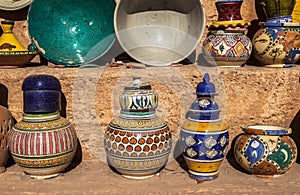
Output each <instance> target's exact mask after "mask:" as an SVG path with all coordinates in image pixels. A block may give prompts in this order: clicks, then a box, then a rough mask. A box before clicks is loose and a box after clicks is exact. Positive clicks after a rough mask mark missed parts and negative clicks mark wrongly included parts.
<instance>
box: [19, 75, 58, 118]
mask: <svg viewBox="0 0 300 195" xmlns="http://www.w3.org/2000/svg"><path fill="white" fill-rule="evenodd" d="M22 90H23V100H24V101H23V102H24V105H23V106H24V107H23V108H24V112H25V113H49V112H56V111H60V110H61V85H60V82H59V80H58V79H57V78H55V77H54V76H51V75H46V74H36V75H31V76H29V77H27V78H26V79H25V80H24V82H23V85H22Z"/></svg>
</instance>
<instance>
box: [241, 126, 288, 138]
mask: <svg viewBox="0 0 300 195" xmlns="http://www.w3.org/2000/svg"><path fill="white" fill-rule="evenodd" d="M242 129H243V131H244V132H246V133H249V134H256V135H288V134H291V133H292V129H291V128H285V127H280V126H272V125H259V124H257V125H249V126H247V127H242Z"/></svg>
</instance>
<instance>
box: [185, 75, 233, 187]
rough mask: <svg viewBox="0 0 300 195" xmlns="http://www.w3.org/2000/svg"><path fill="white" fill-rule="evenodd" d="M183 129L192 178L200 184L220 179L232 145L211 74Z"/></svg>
mask: <svg viewBox="0 0 300 195" xmlns="http://www.w3.org/2000/svg"><path fill="white" fill-rule="evenodd" d="M196 95H197V98H196V100H195V101H194V102H193V103H192V105H191V107H190V109H189V111H188V112H187V115H186V120H185V121H184V123H183V125H182V127H181V130H180V141H181V142H180V143H181V147H182V150H183V157H184V159H185V162H186V164H187V166H188V168H189V170H188V172H189V176H190V177H191V178H192V179H195V180H197V181H198V182H200V181H205V180H212V179H216V178H217V177H218V173H219V167H220V165H221V163H222V161H223V159H224V157H225V154H226V151H227V146H228V142H229V134H228V130H227V126H226V125H225V123H224V122H223V121H222V120H221V119H220V118H219V114H220V109H219V106H218V104H217V102H216V101H215V100H214V96H216V95H217V94H216V91H215V86H214V84H213V83H211V82H210V78H209V75H208V74H207V73H206V74H205V75H204V79H203V82H200V83H199V84H198V86H197V90H196Z"/></svg>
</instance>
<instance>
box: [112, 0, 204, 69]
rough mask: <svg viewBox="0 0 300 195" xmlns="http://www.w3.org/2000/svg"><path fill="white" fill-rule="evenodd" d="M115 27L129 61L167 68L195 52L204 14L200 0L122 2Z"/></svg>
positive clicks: (118, 9)
mask: <svg viewBox="0 0 300 195" xmlns="http://www.w3.org/2000/svg"><path fill="white" fill-rule="evenodd" d="M114 27H115V33H116V37H117V39H118V41H119V42H120V45H121V46H122V48H123V49H124V50H125V51H126V52H127V53H128V54H129V55H130V56H131V57H132V58H134V59H135V60H137V61H139V62H142V63H144V64H147V65H154V66H155V65H170V64H172V63H176V62H179V61H181V60H183V59H185V58H186V57H188V56H189V55H190V54H191V53H192V52H193V51H194V50H195V48H196V46H197V45H198V43H199V41H200V39H201V37H202V34H203V32H204V28H205V14H204V10H203V8H202V6H201V1H199V0H165V1H161V0H121V1H120V2H119V3H118V4H117V6H116V9H115V15H114Z"/></svg>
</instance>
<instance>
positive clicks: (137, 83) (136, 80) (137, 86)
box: [124, 77, 151, 91]
mask: <svg viewBox="0 0 300 195" xmlns="http://www.w3.org/2000/svg"><path fill="white" fill-rule="evenodd" d="M124 90H125V91H131V90H151V85H150V84H147V83H144V82H143V81H141V77H133V82H132V83H131V84H130V85H128V86H126V87H125V88H124Z"/></svg>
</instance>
